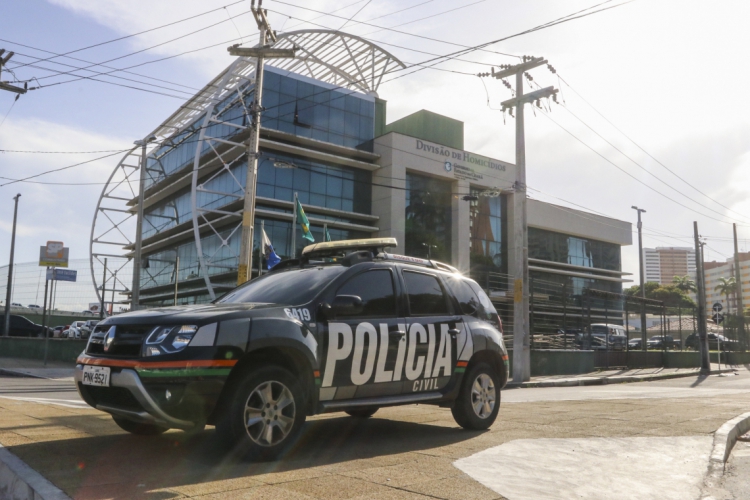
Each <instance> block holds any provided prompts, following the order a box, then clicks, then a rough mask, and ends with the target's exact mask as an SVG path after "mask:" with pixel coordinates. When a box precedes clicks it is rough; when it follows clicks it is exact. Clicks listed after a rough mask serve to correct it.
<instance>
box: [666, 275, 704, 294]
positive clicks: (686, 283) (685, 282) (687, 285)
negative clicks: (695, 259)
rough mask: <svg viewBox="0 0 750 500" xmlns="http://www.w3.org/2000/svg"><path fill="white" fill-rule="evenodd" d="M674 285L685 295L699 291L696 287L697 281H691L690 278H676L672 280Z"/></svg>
mask: <svg viewBox="0 0 750 500" xmlns="http://www.w3.org/2000/svg"><path fill="white" fill-rule="evenodd" d="M672 285H674V286H676V287H677V288H679V289H680V290H682V291H683V292H685V293H690V292H697V291H698V288H697V287H696V286H695V281H693V280H692V279H690V276H675V277H674V278H672Z"/></svg>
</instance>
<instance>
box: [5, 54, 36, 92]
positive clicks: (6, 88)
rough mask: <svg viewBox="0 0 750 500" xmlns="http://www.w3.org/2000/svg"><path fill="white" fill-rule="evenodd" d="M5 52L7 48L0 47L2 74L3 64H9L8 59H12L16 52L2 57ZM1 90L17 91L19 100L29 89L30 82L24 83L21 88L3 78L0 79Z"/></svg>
mask: <svg viewBox="0 0 750 500" xmlns="http://www.w3.org/2000/svg"><path fill="white" fill-rule="evenodd" d="M3 54H5V49H0V76H2V72H3V66H5V65H6V64H8V61H10V58H11V57H13V54H15V52H8V55H6V56H5V57H2V55H3ZM0 90H7V91H8V92H15V93H16V94H18V95H17V96H16V100H18V98H19V97H20V96H21V94H25V93H26V91H27V90H28V84H27V83H24V84H23V88H21V87H16V86H15V85H11V84H9V83H5V82H3V81H2V80H0ZM32 90H33V89H32Z"/></svg>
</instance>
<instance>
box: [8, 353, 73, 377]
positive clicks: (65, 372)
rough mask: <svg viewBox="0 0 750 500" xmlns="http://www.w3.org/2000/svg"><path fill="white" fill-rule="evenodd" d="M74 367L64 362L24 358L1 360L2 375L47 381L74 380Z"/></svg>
mask: <svg viewBox="0 0 750 500" xmlns="http://www.w3.org/2000/svg"><path fill="white" fill-rule="evenodd" d="M73 368H74V365H73V364H71V363H64V362H62V361H47V366H45V365H44V362H43V361H40V360H37V359H24V358H0V375H10V376H14V377H32V378H47V379H57V380H59V379H71V380H72V379H73Z"/></svg>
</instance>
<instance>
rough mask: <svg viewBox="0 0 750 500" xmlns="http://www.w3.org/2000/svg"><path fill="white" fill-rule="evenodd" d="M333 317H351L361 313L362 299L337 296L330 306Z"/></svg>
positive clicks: (352, 296) (353, 296)
mask: <svg viewBox="0 0 750 500" xmlns="http://www.w3.org/2000/svg"><path fill="white" fill-rule="evenodd" d="M331 312H332V313H333V315H334V316H353V315H355V314H359V313H361V312H362V299H361V298H360V297H359V296H357V295H337V296H336V298H334V299H333V303H332V304H331Z"/></svg>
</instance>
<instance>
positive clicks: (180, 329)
mask: <svg viewBox="0 0 750 500" xmlns="http://www.w3.org/2000/svg"><path fill="white" fill-rule="evenodd" d="M197 331H198V327H197V326H196V325H178V326H159V327H156V328H154V330H153V331H152V332H151V333H150V334H149V336H148V338H146V343H145V344H144V346H143V347H144V349H143V355H144V356H159V355H161V354H171V353H175V352H180V351H182V350H183V349H185V348H186V347H187V345H188V344H189V343H190V341H191V340H192V339H193V336H194V335H195V332H197Z"/></svg>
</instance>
